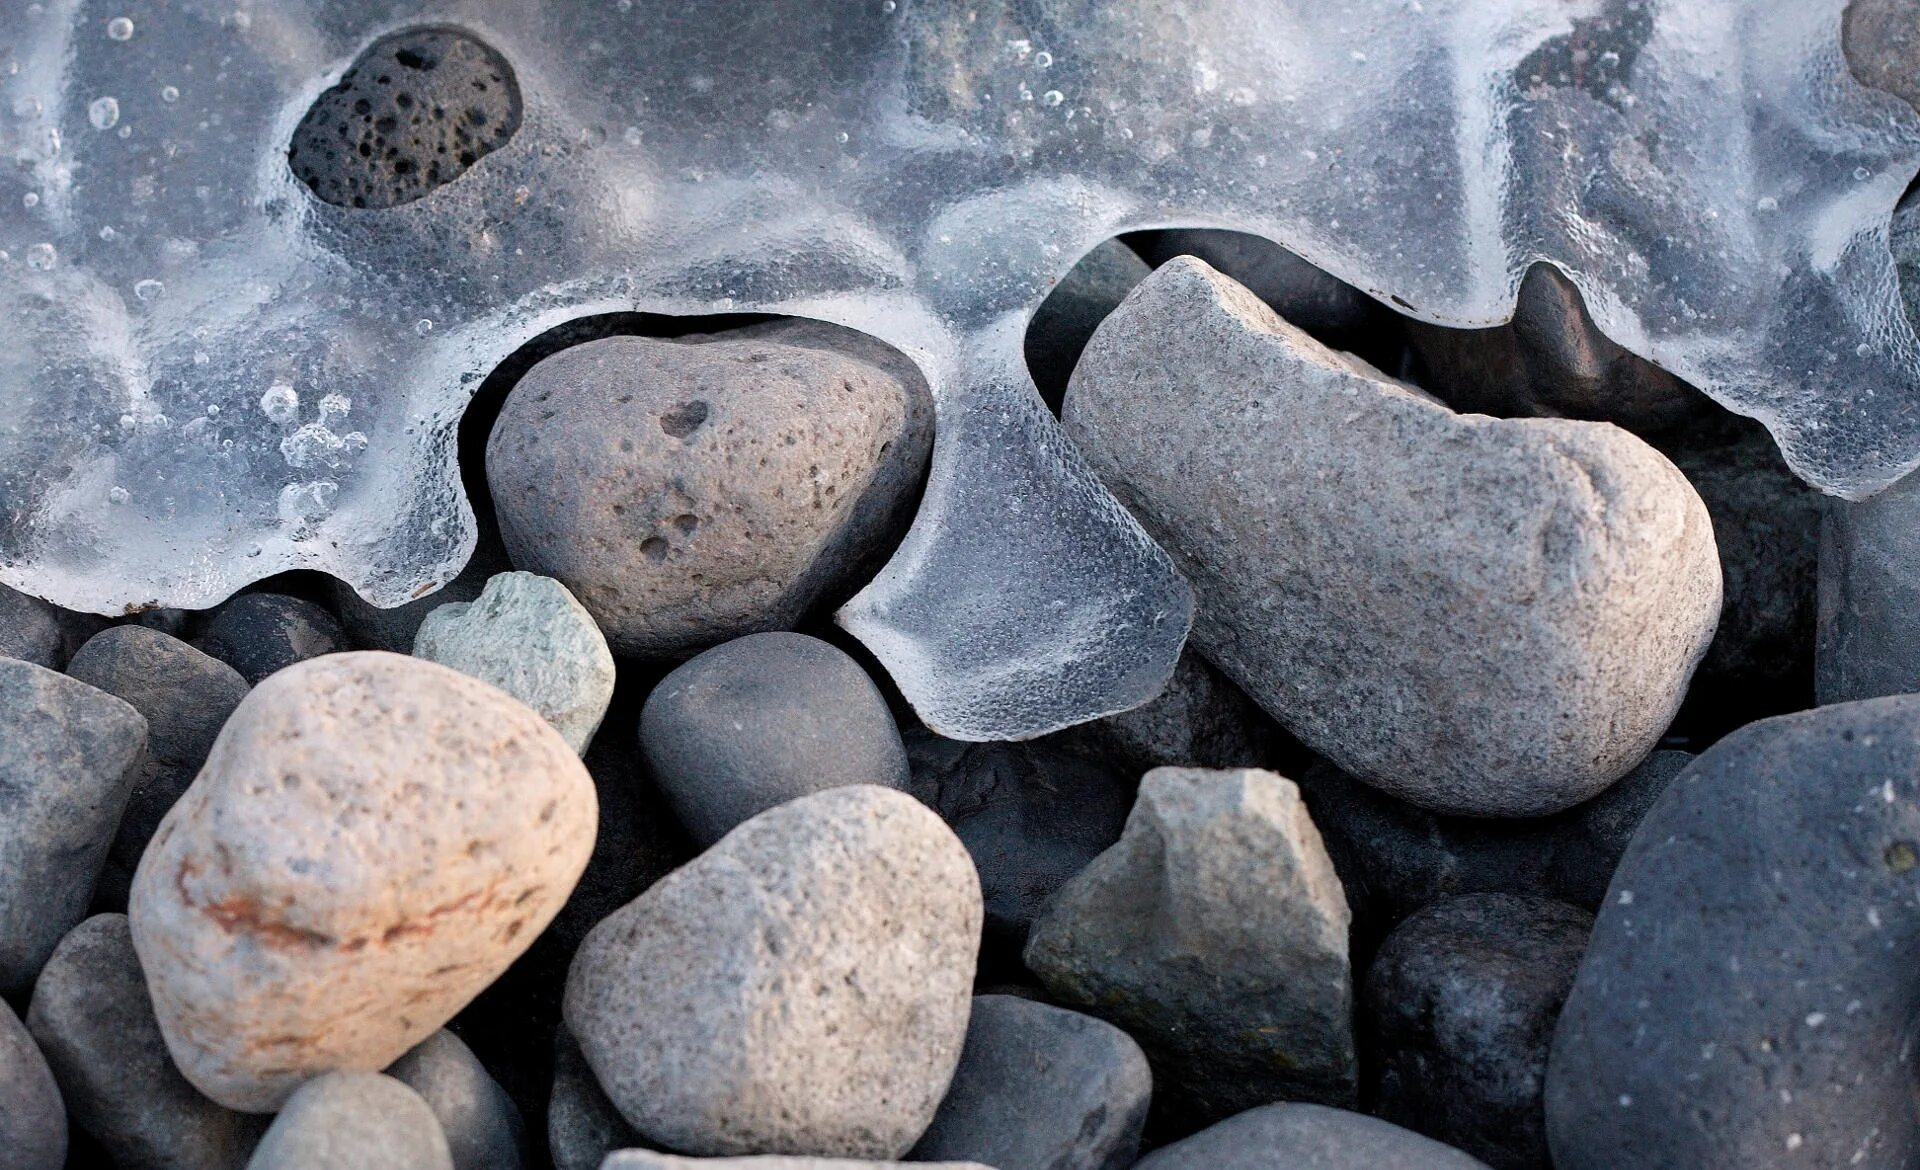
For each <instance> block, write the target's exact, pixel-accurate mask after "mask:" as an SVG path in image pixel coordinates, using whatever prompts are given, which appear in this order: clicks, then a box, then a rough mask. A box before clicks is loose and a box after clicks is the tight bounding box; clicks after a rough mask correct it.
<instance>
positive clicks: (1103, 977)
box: [1026, 768, 1357, 1121]
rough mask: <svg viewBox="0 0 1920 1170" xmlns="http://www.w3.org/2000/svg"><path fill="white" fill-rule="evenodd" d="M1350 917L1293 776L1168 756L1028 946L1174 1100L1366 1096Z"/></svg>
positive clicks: (1036, 964)
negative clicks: (1123, 1037) (1209, 766)
mask: <svg viewBox="0 0 1920 1170" xmlns="http://www.w3.org/2000/svg"><path fill="white" fill-rule="evenodd" d="M1347 925H1348V913H1347V903H1346V898H1345V896H1344V895H1343V894H1342V892H1341V889H1340V880H1339V879H1338V878H1337V877H1335V876H1334V870H1333V863H1332V861H1331V860H1329V859H1328V857H1327V854H1326V850H1325V849H1324V848H1323V847H1322V846H1321V843H1320V834H1319V833H1318V832H1317V831H1316V830H1315V829H1314V827H1313V822H1312V821H1310V820H1309V819H1308V818H1307V812H1306V808H1305V806H1304V805H1302V804H1301V802H1300V794H1299V790H1298V789H1296V788H1295V787H1294V785H1293V783H1292V782H1291V781H1288V780H1285V779H1283V778H1281V777H1279V776H1276V775H1274V774H1273V773H1271V772H1262V771H1257V770H1254V769H1242V770H1239V771H1229V772H1208V771H1202V770H1200V769H1193V768H1156V769H1155V770H1154V771H1152V772H1149V773H1148V774H1147V776H1146V779H1144V780H1143V781H1141V784H1140V798H1139V801H1138V803H1136V804H1135V805H1134V809H1133V814H1132V815H1131V816H1130V817H1128V819H1127V825H1126V832H1125V834H1124V835H1123V836H1122V837H1121V838H1120V841H1119V843H1118V844H1117V845H1115V846H1114V847H1113V848H1111V849H1109V850H1107V851H1106V852H1105V853H1103V854H1101V855H1100V856H1099V857H1098V858H1096V859H1095V860H1094V862H1093V864H1091V865H1089V866H1088V867H1087V868H1086V869H1084V870H1082V871H1081V872H1080V873H1079V874H1078V875H1077V876H1075V877H1074V878H1073V879H1072V880H1070V881H1069V882H1068V883H1067V884H1066V885H1065V886H1063V887H1061V889H1060V892H1059V893H1057V894H1056V895H1054V898H1053V900H1052V901H1051V902H1050V903H1048V905H1047V907H1046V909H1045V911H1044V912H1043V913H1042V914H1041V917H1040V919H1039V920H1038V921H1037V922H1035V923H1034V926H1033V934H1032V936H1031V937H1030V938H1029V940H1028V942H1027V950H1026V960H1027V966H1028V967H1030V968H1031V969H1032V970H1033V972H1034V973H1035V974H1036V975H1038V976H1039V977H1040V980H1041V982H1042V983H1043V984H1045V985H1046V988H1047V990H1048V991H1049V992H1051V993H1052V994H1054V995H1055V996H1057V997H1059V998H1060V999H1061V1000H1062V1001H1063V1002H1065V1003H1068V1004H1072V1005H1074V1006H1077V1007H1080V1008H1083V1009H1084V1010H1086V1011H1088V1012H1091V1013H1092V1014H1094V1015H1097V1016H1100V1017H1101V1018H1103V1019H1106V1020H1110V1021H1112V1022H1113V1023H1115V1024H1118V1025H1119V1026H1120V1027H1122V1028H1124V1029H1125V1030H1126V1031H1127V1033H1128V1034H1129V1035H1131V1036H1132V1037H1133V1038H1134V1039H1136V1040H1138V1041H1139V1042H1140V1045H1141V1047H1143V1048H1145V1049H1146V1052H1147V1055H1148V1057H1149V1058H1151V1060H1152V1061H1153V1069H1154V1085H1155V1095H1156V1098H1157V1099H1158V1100H1159V1103H1160V1104H1162V1105H1167V1106H1170V1107H1172V1108H1174V1109H1177V1110H1179V1111H1180V1112H1181V1113H1183V1114H1184V1115H1187V1116H1191V1117H1193V1118H1195V1119H1198V1120H1202V1121H1214V1120H1219V1119H1220V1118H1224V1117H1227V1116H1229V1115H1230V1114H1233V1113H1236V1112H1238V1111H1240V1110H1242V1109H1246V1108H1250V1107H1251V1106H1253V1105H1257V1104H1264V1103H1266V1102H1270V1101H1275V1100H1282V1099H1292V1100H1315V1101H1328V1102H1341V1103H1346V1102H1351V1101H1352V1100H1353V1099H1354V1089H1355V1078H1356V1075H1357V1074H1356V1070H1355V1063H1354V1061H1355V1057H1354V1043H1353V988H1352V979H1351V973H1350V972H1349V970H1348V966H1347Z"/></svg>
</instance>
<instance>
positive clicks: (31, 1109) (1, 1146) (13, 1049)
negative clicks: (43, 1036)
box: [0, 1000, 67, 1170]
mask: <svg viewBox="0 0 1920 1170" xmlns="http://www.w3.org/2000/svg"><path fill="white" fill-rule="evenodd" d="M66 1163H67V1109H66V1105H65V1103H63V1102H62V1101H61V1099H60V1086H59V1085H57V1084H55V1083H54V1080H53V1070H51V1069H49V1068H48V1067H47V1059H46V1057H44V1056H42V1055H41V1054H40V1046H39V1045H38V1044H36V1043H35V1042H34V1039H33V1036H32V1034H31V1033H29V1032H28V1031H27V1029H26V1026H25V1025H23V1024H21V1022H20V1017H19V1016H16V1015H14V1014H13V1008H11V1007H9V1006H8V1005H7V1002H6V1001H5V1000H0V1167H4V1170H61V1167H63V1166H65V1165H66Z"/></svg>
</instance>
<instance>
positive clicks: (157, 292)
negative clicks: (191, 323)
mask: <svg viewBox="0 0 1920 1170" xmlns="http://www.w3.org/2000/svg"><path fill="white" fill-rule="evenodd" d="M133 295H134V296H136V297H138V298H140V299H141V300H143V301H157V300H159V299H160V298H161V297H164V296H166V295H167V286H166V285H165V284H164V283H162V282H161V281H158V280H154V279H153V278H152V277H148V278H147V279H146V280H136V281H134V282H133ZM216 409H217V408H216Z"/></svg>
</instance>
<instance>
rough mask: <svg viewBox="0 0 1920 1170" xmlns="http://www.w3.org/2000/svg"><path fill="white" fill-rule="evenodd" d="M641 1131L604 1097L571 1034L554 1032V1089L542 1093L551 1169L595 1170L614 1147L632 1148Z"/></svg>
mask: <svg viewBox="0 0 1920 1170" xmlns="http://www.w3.org/2000/svg"><path fill="white" fill-rule="evenodd" d="M640 1145H641V1141H640V1135H639V1134H636V1133H634V1132H633V1127H632V1126H631V1125H628V1124H627V1119H626V1118H624V1117H622V1116H620V1111H619V1110H618V1109H615V1108H614V1107H613V1102H612V1101H609V1100H607V1094H606V1090H604V1089H602V1088H601V1087H600V1082H599V1081H597V1080H595V1079H594V1076H593V1069H591V1068H589V1067H588V1066H587V1058H586V1057H584V1056H582V1055H580V1045H579V1044H577V1043H575V1041H574V1039H573V1033H571V1032H569V1031H567V1026H566V1025H565V1024H561V1025H560V1026H559V1027H558V1028H556V1029H554V1034H553V1090H552V1092H551V1094H550V1095H549V1096H548V1097H547V1153H548V1155H549V1156H551V1157H552V1159H553V1170H600V1163H601V1161H602V1160H603V1159H605V1158H606V1156H607V1155H608V1154H610V1153H612V1152H613V1151H614V1150H622V1149H628V1148H637V1147H639V1146H640Z"/></svg>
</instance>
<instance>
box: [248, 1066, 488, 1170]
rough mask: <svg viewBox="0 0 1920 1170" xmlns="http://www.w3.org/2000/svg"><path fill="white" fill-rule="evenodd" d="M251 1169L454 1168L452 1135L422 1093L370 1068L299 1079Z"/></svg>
mask: <svg viewBox="0 0 1920 1170" xmlns="http://www.w3.org/2000/svg"><path fill="white" fill-rule="evenodd" d="M247 1170H454V1161H453V1158H452V1157H451V1155H449V1153H448V1151H447V1139H446V1135H444V1134H442V1133H441V1132H440V1124H439V1122H437V1121H435V1120H434V1115H433V1110H432V1109H430V1108H428V1107H427V1103H426V1102H425V1101H423V1100H421V1099H420V1094H418V1093H416V1092H414V1091H413V1090H412V1089H410V1088H408V1087H407V1086H405V1085H403V1084H401V1083H400V1082H399V1081H396V1080H394V1079H393V1078H392V1077H386V1076H381V1075H380V1074H379V1073H370V1072H330V1073H327V1074H326V1075H324V1076H318V1077H315V1078H313V1079H312V1080H310V1081H308V1082H307V1083H305V1084H303V1085H301V1086H300V1088H299V1089H298V1090H297V1091H296V1092H295V1093H294V1094H293V1096H292V1097H290V1098H288V1099H287V1104H286V1107H285V1108H283V1109H282V1110H281V1111H280V1115H279V1116H278V1117H276V1118H274V1119H273V1125H272V1127H271V1128H269V1129H268V1130H267V1135H266V1136H265V1137H263V1138H261V1139H260V1147H259V1148H258V1149H256V1150H255V1151H254V1153H253V1159H252V1160H251V1161H249V1162H248V1163H247Z"/></svg>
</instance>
